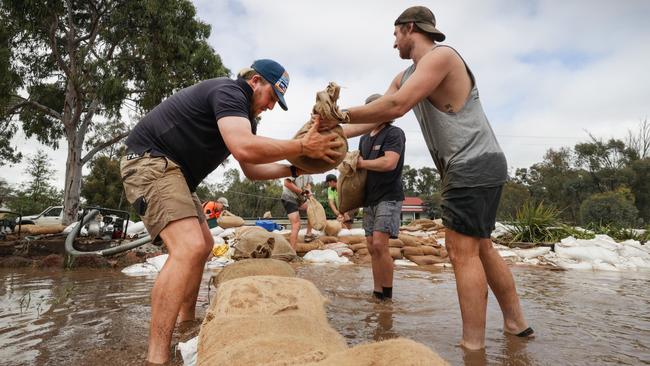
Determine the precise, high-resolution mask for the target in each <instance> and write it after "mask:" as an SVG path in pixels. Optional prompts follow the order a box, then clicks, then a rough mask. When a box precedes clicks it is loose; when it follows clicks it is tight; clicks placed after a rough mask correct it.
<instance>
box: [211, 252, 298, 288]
mask: <svg viewBox="0 0 650 366" xmlns="http://www.w3.org/2000/svg"><path fill="white" fill-rule="evenodd" d="M249 276H280V277H295V276H296V271H294V270H293V268H291V266H290V265H288V264H287V263H286V262H283V261H279V260H276V259H270V258H261V259H244V260H241V261H239V262H235V263H233V264H231V265H228V266H226V267H224V268H223V269H222V270H221V272H219V274H217V276H216V277H214V279H213V280H212V284H213V285H214V286H219V285H220V284H222V283H224V282H226V281H230V280H234V279H237V278H241V277H249Z"/></svg>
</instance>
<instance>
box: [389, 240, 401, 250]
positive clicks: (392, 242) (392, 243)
mask: <svg viewBox="0 0 650 366" xmlns="http://www.w3.org/2000/svg"><path fill="white" fill-rule="evenodd" d="M388 246H389V247H391V248H403V247H404V242H403V241H401V240H399V239H388Z"/></svg>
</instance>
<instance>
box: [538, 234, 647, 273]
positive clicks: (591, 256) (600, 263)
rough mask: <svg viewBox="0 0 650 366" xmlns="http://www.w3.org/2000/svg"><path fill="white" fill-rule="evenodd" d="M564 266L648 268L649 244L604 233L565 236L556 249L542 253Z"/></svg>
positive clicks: (629, 269)
mask: <svg viewBox="0 0 650 366" xmlns="http://www.w3.org/2000/svg"><path fill="white" fill-rule="evenodd" d="M542 259H543V260H544V261H546V262H548V263H551V264H553V265H556V266H558V267H561V268H565V269H586V270H603V271H637V270H639V271H641V270H650V248H649V247H648V245H642V244H641V243H640V242H638V241H636V240H627V241H623V242H620V243H617V242H616V241H615V240H614V239H612V238H610V237H609V236H607V235H596V237H595V238H594V239H589V240H587V239H576V238H574V237H571V236H570V237H567V238H564V239H562V241H561V242H560V243H556V244H555V252H550V253H548V254H546V255H544V256H543V257H542Z"/></svg>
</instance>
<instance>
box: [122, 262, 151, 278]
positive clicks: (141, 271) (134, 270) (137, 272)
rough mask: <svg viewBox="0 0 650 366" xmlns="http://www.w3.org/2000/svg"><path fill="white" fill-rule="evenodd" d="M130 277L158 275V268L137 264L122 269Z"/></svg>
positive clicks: (147, 264)
mask: <svg viewBox="0 0 650 366" xmlns="http://www.w3.org/2000/svg"><path fill="white" fill-rule="evenodd" d="M122 273H124V274H125V275H129V276H146V275H152V274H157V273H158V268H156V266H154V265H153V264H151V263H136V264H133V265H130V266H128V267H126V268H123V269H122Z"/></svg>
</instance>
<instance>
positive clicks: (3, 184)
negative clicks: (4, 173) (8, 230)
mask: <svg viewBox="0 0 650 366" xmlns="http://www.w3.org/2000/svg"><path fill="white" fill-rule="evenodd" d="M13 195H14V189H13V188H12V187H11V186H10V185H9V183H7V181H6V180H5V179H4V178H0V207H3V206H5V205H6V204H7V203H8V202H9V200H11V198H12V197H13Z"/></svg>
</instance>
